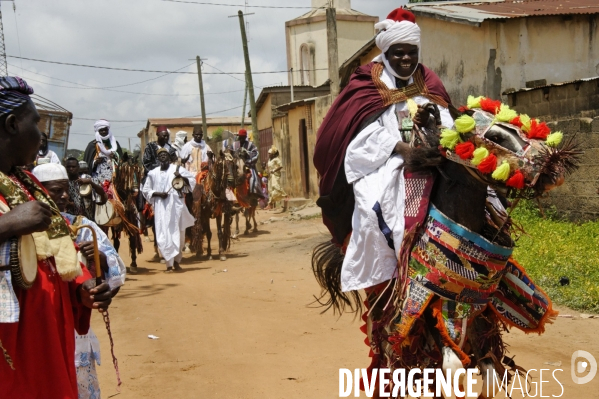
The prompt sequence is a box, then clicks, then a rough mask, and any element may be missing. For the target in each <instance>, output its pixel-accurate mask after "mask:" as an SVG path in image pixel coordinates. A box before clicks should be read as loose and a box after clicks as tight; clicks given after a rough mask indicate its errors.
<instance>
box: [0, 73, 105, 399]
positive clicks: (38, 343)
mask: <svg viewBox="0 0 599 399" xmlns="http://www.w3.org/2000/svg"><path fill="white" fill-rule="evenodd" d="M32 93H33V89H32V88H31V87H29V86H28V85H27V83H26V82H25V81H24V80H22V79H20V78H16V77H0V213H1V215H0V287H1V289H2V293H3V295H2V296H1V297H0V299H1V300H2V302H3V303H2V304H0V309H1V311H0V341H1V342H2V346H3V352H4V356H3V357H4V358H3V359H2V358H0V381H2V388H0V399H5V398H6V399H8V398H20V399H34V398H48V399H64V398H77V395H78V393H77V376H76V372H75V359H74V355H75V336H74V334H73V330H76V331H78V332H79V333H81V334H85V333H87V331H88V329H89V320H90V315H91V308H93V309H98V308H101V309H106V308H107V307H108V306H109V304H110V301H111V292H110V287H109V285H108V284H106V283H103V284H101V285H99V286H97V287H95V279H94V278H92V276H91V275H90V274H89V272H88V271H87V269H86V268H85V267H82V266H81V264H80V263H79V261H78V259H77V251H76V248H75V246H74V244H73V241H72V238H71V235H70V230H69V227H68V226H67V223H66V222H65V220H64V219H63V218H62V216H61V215H60V212H59V210H58V208H57V207H56V204H55V203H54V201H52V199H51V198H50V196H49V195H48V193H47V192H46V191H45V190H44V189H43V188H42V187H41V185H40V184H39V182H38V181H37V179H36V178H35V177H33V175H31V174H29V173H27V172H25V171H23V170H22V168H21V166H22V165H27V164H30V163H33V161H35V158H36V155H37V151H38V148H39V144H40V139H41V135H40V131H39V129H38V127H37V123H38V121H39V120H40V116H39V114H38V113H37V110H36V108H35V105H34V104H33V102H32V101H31V99H30V98H29V95H30V94H32ZM26 236H33V240H34V242H35V245H34V246H33V247H31V246H30V247H28V248H25V247H21V248H19V245H18V242H19V240H21V238H22V237H26ZM28 249H29V251H28ZM24 252H28V253H29V256H25V255H27V254H26V253H24ZM31 252H33V253H32V254H31ZM36 258H37V259H38V260H37V264H34V265H32V264H30V263H31V262H35V259H36ZM24 259H33V261H29V263H27V264H22V265H21V267H23V268H31V267H33V268H34V270H36V271H37V277H36V278H35V279H34V280H33V282H32V285H31V287H30V288H23V287H21V286H19V285H17V281H18V280H19V279H18V278H14V277H15V276H17V277H18V272H17V271H18V270H19V267H13V266H14V265H15V264H16V265H19V264H20V263H21V262H22V261H23V260H24Z"/></svg>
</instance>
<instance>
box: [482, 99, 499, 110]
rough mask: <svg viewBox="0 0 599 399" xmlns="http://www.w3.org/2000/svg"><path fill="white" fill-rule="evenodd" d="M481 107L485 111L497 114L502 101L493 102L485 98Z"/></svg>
mask: <svg viewBox="0 0 599 399" xmlns="http://www.w3.org/2000/svg"><path fill="white" fill-rule="evenodd" d="M480 107H481V108H482V110H483V111H487V112H490V113H492V114H496V113H497V112H499V108H501V101H499V100H491V99H490V98H486V97H485V98H483V99H482V100H480Z"/></svg>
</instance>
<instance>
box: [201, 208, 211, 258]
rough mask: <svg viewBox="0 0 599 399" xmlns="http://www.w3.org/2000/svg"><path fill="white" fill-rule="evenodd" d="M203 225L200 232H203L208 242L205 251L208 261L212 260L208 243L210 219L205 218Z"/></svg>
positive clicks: (209, 238) (209, 239)
mask: <svg viewBox="0 0 599 399" xmlns="http://www.w3.org/2000/svg"><path fill="white" fill-rule="evenodd" d="M203 224H204V226H203V227H202V230H204V234H205V235H206V241H207V242H208V248H207V250H206V251H207V255H208V260H212V247H211V246H210V241H211V240H212V230H210V217H206V218H205V219H204V223H203Z"/></svg>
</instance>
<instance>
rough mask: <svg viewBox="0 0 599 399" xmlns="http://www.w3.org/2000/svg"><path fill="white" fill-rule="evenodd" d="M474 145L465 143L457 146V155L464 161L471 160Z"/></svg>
mask: <svg viewBox="0 0 599 399" xmlns="http://www.w3.org/2000/svg"><path fill="white" fill-rule="evenodd" d="M474 149H475V147H474V144H472V143H471V142H469V141H465V142H463V143H460V144H458V145H456V146H455V149H454V151H455V153H456V154H457V155H458V156H459V157H460V158H462V159H470V158H472V153H473V152H474Z"/></svg>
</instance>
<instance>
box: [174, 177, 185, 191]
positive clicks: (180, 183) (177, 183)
mask: <svg viewBox="0 0 599 399" xmlns="http://www.w3.org/2000/svg"><path fill="white" fill-rule="evenodd" d="M173 188H174V189H175V190H177V191H181V190H183V188H185V180H184V179H183V178H182V177H175V178H174V179H173Z"/></svg>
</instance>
